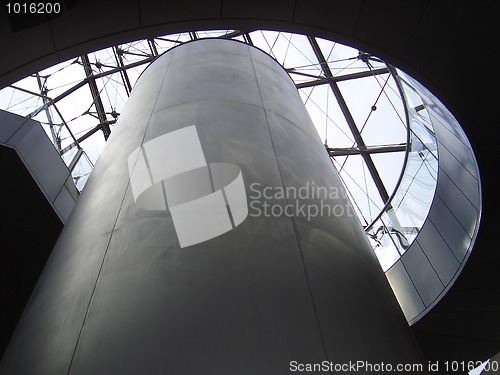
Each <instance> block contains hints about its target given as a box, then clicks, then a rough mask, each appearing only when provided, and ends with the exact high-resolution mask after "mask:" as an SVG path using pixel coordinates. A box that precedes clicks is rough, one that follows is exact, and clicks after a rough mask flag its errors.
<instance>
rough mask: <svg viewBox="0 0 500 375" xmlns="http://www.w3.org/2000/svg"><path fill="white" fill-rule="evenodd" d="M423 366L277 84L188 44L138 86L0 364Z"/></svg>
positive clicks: (272, 75) (302, 119)
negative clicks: (352, 364) (354, 364)
mask: <svg viewBox="0 0 500 375" xmlns="http://www.w3.org/2000/svg"><path fill="white" fill-rule="evenodd" d="M358 361H360V362H358ZM420 361H421V357H420V354H419V350H418V348H417V347H416V344H415V343H414V340H413V337H412V335H411V333H410V330H409V327H408V325H407V322H406V321H405V318H404V315H403V314H402V312H401V309H400V307H399V305H398V303H397V301H396V299H395V297H394V295H393V293H392V291H391V288H390V286H389V285H388V283H387V280H386V279H385V276H384V274H383V272H382V270H381V269H380V266H379V264H378V261H377V259H376V258H375V256H374V254H373V251H372V249H371V246H370V244H369V242H368V240H367V238H366V235H365V233H364V232H363V229H362V227H361V225H360V223H359V221H358V219H357V217H356V216H355V214H354V211H353V210H352V206H351V205H350V202H349V200H348V198H347V195H346V193H345V191H344V189H343V187H342V184H341V182H340V181H339V178H338V177H337V175H336V171H335V170H334V167H333V166H332V163H331V161H330V160H329V157H328V155H327V153H326V151H325V149H324V146H323V145H322V143H321V141H320V139H319V137H318V136H317V133H316V130H315V129H314V126H313V124H312V122H311V120H310V118H309V116H308V114H307V112H306V110H305V107H304V105H303V104H302V101H301V100H300V97H299V95H298V93H297V90H296V88H295V86H294V84H293V82H292V80H291V79H290V78H289V77H288V75H287V74H286V72H285V71H284V70H283V69H282V68H281V67H280V66H279V64H277V63H276V62H275V61H274V60H273V59H272V58H270V57H269V56H268V55H266V54H264V53H263V52H262V51H260V50H258V49H255V48H253V47H250V46H247V45H245V44H242V43H238V42H235V41H228V40H202V41H195V42H192V43H187V44H184V45H182V46H179V47H177V48H174V49H173V50H171V51H169V52H168V53H166V54H164V55H163V56H161V57H160V58H159V59H158V60H156V61H155V62H154V63H153V64H152V65H151V66H150V67H148V69H147V70H146V71H145V72H144V73H143V75H142V76H141V78H140V79H139V81H138V83H137V85H136V87H135V88H134V90H133V92H132V95H131V97H130V100H129V102H128V103H127V105H126V108H125V110H124V111H123V113H122V114H121V116H120V119H119V123H118V125H117V126H116V128H115V131H114V133H113V134H112V136H111V137H110V141H109V143H108V145H107V147H106V150H105V151H104V153H103V155H102V156H101V158H100V159H99V161H98V163H97V165H96V168H95V170H94V171H93V173H92V176H91V177H90V179H89V181H88V182H87V185H86V187H85V190H84V191H83V193H82V195H81V197H80V199H79V201H78V203H77V205H76V207H75V210H74V211H73V214H72V216H71V217H70V219H69V221H68V223H67V225H66V227H65V228H64V230H63V233H62V235H61V237H60V238H59V240H58V243H57V245H56V247H55V248H54V251H53V253H52V255H51V258H50V259H49V261H48V264H47V266H46V268H45V270H44V273H43V275H42V277H41V279H40V281H39V283H38V285H37V288H36V290H35V291H34V293H33V295H32V298H31V300H30V303H29V305H28V307H27V309H26V311H25V313H24V315H23V317H22V319H21V321H20V323H19V325H18V327H17V330H16V332H15V334H14V337H13V339H12V341H11V343H10V346H9V348H8V350H7V352H6V354H5V356H4V359H3V361H2V364H1V367H0V368H1V373H2V374H9V373H16V374H19V373H29V374H63V373H64V374H110V373H119V374H137V373H163V374H199V373H213V374H275V373H276V374H278V373H286V372H289V371H293V370H294V368H295V369H300V365H304V364H311V365H315V366H316V367H315V368H316V369H318V367H317V366H319V365H321V366H322V367H321V369H320V370H321V371H325V370H326V369H332V370H335V369H336V368H338V367H331V366H340V365H346V364H349V363H350V362H351V363H357V364H358V365H359V366H362V365H363V366H367V365H380V364H381V363H384V364H386V365H387V364H393V365H394V366H396V364H398V363H399V364H416V363H419V362H420ZM294 366H295V367H294ZM357 370H358V372H359V373H369V372H370V369H369V368H368V367H358V368H357ZM321 371H318V372H319V373H321ZM327 372H328V371H325V373H327ZM410 372H411V371H410Z"/></svg>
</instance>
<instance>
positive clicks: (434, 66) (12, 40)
mask: <svg viewBox="0 0 500 375" xmlns="http://www.w3.org/2000/svg"><path fill="white" fill-rule="evenodd" d="M66 4H67V5H68V7H67V8H68V9H67V10H66V11H65V14H63V15H60V16H58V17H54V18H53V19H51V20H49V21H45V20H42V21H40V20H37V19H34V20H31V21H33V22H31V21H29V20H28V21H29V22H25V21H24V20H21V19H20V18H19V17H17V18H16V16H15V15H11V17H10V18H9V17H8V15H7V13H6V8H5V6H4V7H3V8H2V10H1V13H0V41H1V43H0V54H1V56H2V58H1V60H0V87H3V86H5V85H7V84H10V83H12V82H15V81H16V80H19V79H20V78H23V77H24V76H26V75H28V74H31V73H33V72H35V71H38V70H40V69H42V68H45V67H47V66H50V65H53V64H55V63H57V62H60V61H64V60H67V59H69V58H72V57H74V56H77V55H79V54H82V53H84V52H89V51H93V50H97V49H100V48H104V47H107V46H109V45H111V44H118V43H123V42H126V41H131V40H136V39H140V38H145V37H148V36H157V35H160V34H167V33H173V32H180V31H187V30H202V29H223V28H224V29H239V30H252V29H272V30H283V31H291V32H298V33H308V34H313V35H316V36H320V37H323V38H328V39H332V40H336V41H339V42H341V43H344V44H347V45H351V46H353V47H356V48H359V49H362V50H364V51H366V52H369V53H371V54H374V55H377V56H379V57H381V58H383V59H385V60H386V61H387V62H389V63H391V64H393V65H396V66H398V67H400V68H402V69H403V70H405V71H407V72H408V73H410V74H411V75H413V76H414V77H415V78H417V79H418V80H419V81H421V82H422V83H423V84H424V85H426V86H427V87H428V88H429V89H431V90H432V91H433V92H434V93H435V94H436V95H437V96H438V97H439V98H440V99H441V100H442V101H443V102H444V103H445V104H446V105H447V106H448V107H449V109H450V110H451V111H452V112H453V113H454V115H455V116H456V117H457V119H458V120H459V121H460V122H461V124H462V125H463V127H464V129H465V131H466V133H467V135H468V136H469V138H470V140H471V143H472V145H473V148H474V150H475V151H476V154H477V158H478V163H479V167H480V171H481V178H482V193H483V202H484V209H483V216H482V226H481V229H480V233H479V236H478V238H477V241H476V246H475V250H474V252H473V255H472V256H471V259H470V261H469V264H468V266H467V267H466V269H465V271H464V273H463V275H462V276H461V277H460V278H459V280H458V282H457V284H456V285H455V287H454V288H453V289H452V291H451V293H449V296H448V297H446V298H445V299H444V300H443V301H442V302H441V303H440V304H439V305H438V306H437V308H436V309H435V310H434V311H433V312H432V314H429V315H428V316H427V317H426V318H424V319H423V320H421V321H420V322H419V323H418V324H417V325H415V326H414V332H415V333H416V336H417V339H418V340H419V341H420V342H421V344H422V347H423V350H424V352H425V354H426V355H427V357H428V358H430V359H434V358H436V359H438V358H439V359H452V358H462V359H470V360H479V359H484V358H485V356H490V355H492V354H494V353H495V352H498V351H499V350H500V324H499V322H498V318H497V317H498V314H499V313H500V308H499V304H500V303H499V301H498V300H500V299H499V298H498V296H499V295H500V292H499V291H500V281H499V279H500V278H499V276H498V275H500V273H498V271H497V270H498V268H499V267H500V255H499V251H498V248H497V247H496V246H498V245H497V243H498V240H497V238H496V235H497V232H498V229H497V228H498V227H499V224H500V221H499V219H498V214H497V211H498V208H499V207H500V202H499V198H498V195H497V193H496V191H497V189H496V177H497V175H498V171H499V168H498V163H497V160H496V159H497V152H496V151H497V150H496V146H494V143H495V142H496V140H497V139H498V135H499V131H498V128H499V125H498V122H499V121H498V114H497V112H498V108H497V103H496V99H497V96H498V94H497V92H496V89H497V88H496V82H497V81H498V79H496V78H495V77H496V72H495V69H496V59H495V56H496V53H495V52H494V51H495V48H496V47H497V46H498V45H499V42H500V28H499V27H498V26H497V18H498V14H499V10H500V3H499V2H498V1H494V0H491V1H485V0H478V1H474V2H470V1H451V0H450V1H441V0H440V1H438V0H435V1H396V0H392V1H390V0H380V1H363V0H349V1H345V0H344V1H341V0H328V1H319V0H276V1H272V2H270V1H268V0H252V1H239V0H191V1H188V2H181V1H175V2H174V1H159V0H119V1H118V0H108V1H105V2H102V1H98V0H79V1H78V0H72V1H71V0H66ZM30 22H31V23H30ZM30 25H31V27H29V26H30ZM33 25H35V26H33ZM14 30H18V31H14Z"/></svg>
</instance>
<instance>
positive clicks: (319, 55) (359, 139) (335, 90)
mask: <svg viewBox="0 0 500 375" xmlns="http://www.w3.org/2000/svg"><path fill="white" fill-rule="evenodd" d="M307 38H308V39H309V43H310V44H311V47H312V49H313V51H314V54H315V55H316V57H317V59H318V61H319V63H320V64H321V68H322V70H323V73H324V74H325V76H326V78H327V80H328V83H329V85H330V88H331V89H332V91H333V93H334V95H335V97H336V99H337V102H338V103H339V106H340V109H341V110H342V113H343V115H344V117H345V119H346V121H347V125H348V126H349V129H350V130H351V133H352V135H353V136H354V139H355V140H356V144H357V145H358V147H359V148H360V149H362V148H364V147H366V144H365V141H364V140H363V137H362V136H361V133H360V132H359V129H358V127H357V126H356V123H355V121H354V118H353V117H352V114H351V112H350V110H349V108H348V106H347V103H346V102H345V99H344V97H343V95H342V93H341V92H340V89H339V87H338V85H337V83H336V82H335V81H334V77H333V74H332V72H331V70H330V68H329V66H328V63H327V61H326V59H325V57H324V56H323V52H321V48H320V47H319V45H318V42H316V39H315V38H314V37H312V36H308V37H307ZM361 155H362V156H363V160H364V161H365V163H366V166H367V168H368V171H369V172H370V175H371V176H372V178H373V181H374V182H375V186H376V187H377V190H378V192H379V194H380V197H381V198H382V201H383V202H384V203H387V202H388V201H389V194H388V193H387V189H386V188H385V185H384V183H383V182H382V178H381V177H380V174H379V173H378V170H377V167H375V163H374V162H373V159H372V158H371V156H370V154H368V153H362V154H361Z"/></svg>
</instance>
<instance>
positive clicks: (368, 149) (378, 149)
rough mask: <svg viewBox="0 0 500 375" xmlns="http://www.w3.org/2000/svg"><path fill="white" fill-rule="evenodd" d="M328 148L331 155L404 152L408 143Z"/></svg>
mask: <svg viewBox="0 0 500 375" xmlns="http://www.w3.org/2000/svg"><path fill="white" fill-rule="evenodd" d="M326 150H327V151H328V154H329V155H330V156H332V157H333V156H348V155H362V154H378V153H387V152H402V151H406V143H398V144H394V145H383V146H365V147H340V148H331V147H327V148H326Z"/></svg>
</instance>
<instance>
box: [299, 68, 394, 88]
mask: <svg viewBox="0 0 500 375" xmlns="http://www.w3.org/2000/svg"><path fill="white" fill-rule="evenodd" d="M290 73H291V74H297V75H304V76H309V77H314V76H312V75H310V74H303V73H301V72H294V71H290ZM386 73H389V69H387V68H379V69H373V70H367V71H364V72H357V73H352V74H344V75H341V76H334V77H332V78H324V77H319V78H318V79H316V80H314V81H309V82H301V83H298V84H297V85H296V86H297V88H298V89H303V88H306V87H314V86H319V85H324V84H327V83H329V82H342V81H348V80H350V79H357V78H365V77H372V76H376V75H380V74H386Z"/></svg>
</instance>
